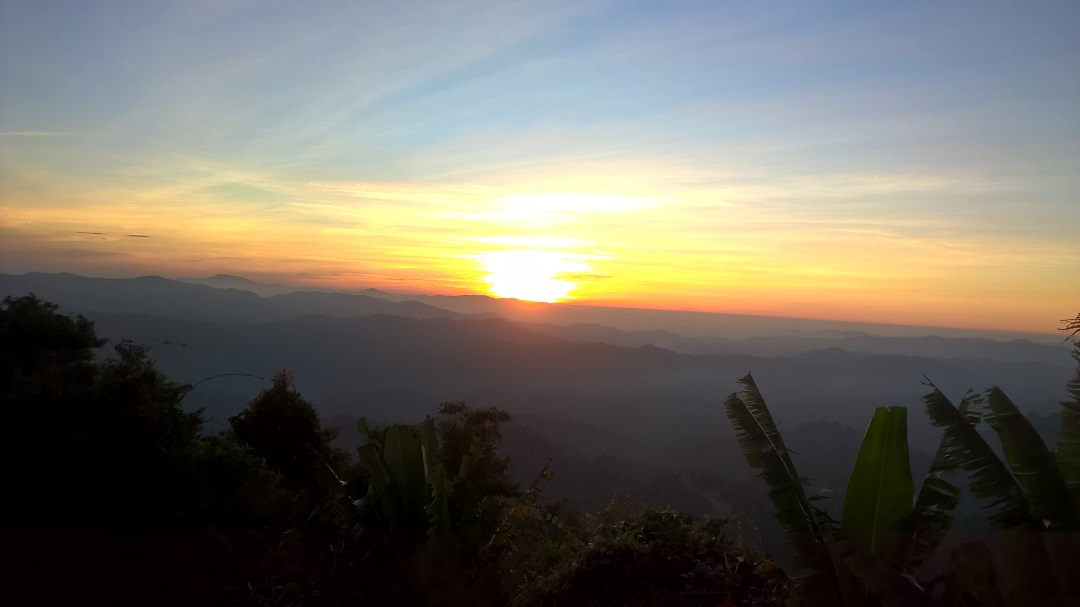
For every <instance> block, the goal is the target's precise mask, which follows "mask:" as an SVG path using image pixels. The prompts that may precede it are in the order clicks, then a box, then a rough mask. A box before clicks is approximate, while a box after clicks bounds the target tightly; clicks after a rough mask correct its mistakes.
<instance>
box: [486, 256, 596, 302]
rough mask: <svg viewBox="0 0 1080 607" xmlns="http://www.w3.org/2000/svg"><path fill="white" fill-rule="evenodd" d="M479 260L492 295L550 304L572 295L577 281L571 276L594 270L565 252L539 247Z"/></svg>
mask: <svg viewBox="0 0 1080 607" xmlns="http://www.w3.org/2000/svg"><path fill="white" fill-rule="evenodd" d="M478 261H479V262H480V266H481V267H482V268H483V269H484V270H485V271H486V272H487V274H486V275H485V276H484V277H483V279H482V280H483V281H484V282H486V283H487V284H488V285H489V286H488V291H489V292H490V293H491V294H492V295H494V296H496V297H503V298H512V299H524V300H528V301H540V302H547V303H554V302H557V301H562V300H564V299H568V298H570V292H571V291H573V290H574V288H576V287H577V282H576V281H574V280H571V279H570V278H569V277H570V276H572V275H573V274H574V273H580V272H588V271H589V270H590V269H591V268H590V267H589V266H588V265H587V264H585V263H583V262H581V261H577V260H574V259H571V258H570V257H569V256H568V255H566V254H565V253H560V252H557V251H542V250H537V249H532V250H528V249H523V250H513V251H490V252H487V253H483V254H481V255H480V256H479V257H478Z"/></svg>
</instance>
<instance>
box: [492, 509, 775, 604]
mask: <svg viewBox="0 0 1080 607" xmlns="http://www.w3.org/2000/svg"><path fill="white" fill-rule="evenodd" d="M518 526H519V529H517V530H516V531H515V536H516V537H515V539H516V542H517V543H518V544H519V549H518V550H516V551H515V552H514V553H513V555H512V556H513V558H510V559H508V563H507V565H508V567H507V573H508V574H509V575H510V577H511V579H514V580H516V581H517V583H518V590H517V592H516V593H515V596H514V600H513V604H516V605H553V606H554V605H563V606H565V605H570V606H587V605H687V606H689V605H695V606H696V605H719V604H722V603H723V604H737V605H779V604H782V602H783V598H784V596H785V595H786V587H785V579H784V577H783V574H782V572H781V571H780V570H779V568H778V567H777V566H776V564H775V563H774V562H772V561H770V560H768V559H762V558H759V557H756V556H754V555H753V551H751V550H750V549H749V548H748V547H747V546H746V545H745V544H743V542H742V541H741V540H740V539H739V538H738V536H737V534H736V533H735V532H736V531H737V529H736V528H735V527H734V526H733V525H731V524H730V523H728V522H727V521H724V520H719V519H708V518H705V519H698V518H694V517H689V516H684V515H681V514H678V513H675V512H671V511H666V510H664V511H658V510H651V509H646V508H644V507H641V506H639V505H636V504H628V503H627V502H626V500H624V499H618V498H617V499H616V500H614V501H613V502H612V504H611V505H609V506H608V508H607V509H605V510H604V511H601V512H599V513H597V514H595V515H592V516H589V517H587V518H586V520H585V521H584V522H581V521H579V520H577V518H576V517H574V516H573V515H572V514H571V513H568V512H566V511H565V510H564V509H563V508H561V507H558V506H556V507H553V508H538V509H536V510H535V511H534V514H533V516H531V517H530V518H529V519H527V521H522V522H520V523H519V524H518ZM515 574H516V575H515Z"/></svg>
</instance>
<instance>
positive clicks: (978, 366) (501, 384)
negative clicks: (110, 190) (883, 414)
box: [93, 314, 1072, 449]
mask: <svg viewBox="0 0 1080 607" xmlns="http://www.w3.org/2000/svg"><path fill="white" fill-rule="evenodd" d="M93 318H95V319H96V320H97V324H98V328H99V331H100V333H101V334H102V335H103V336H106V337H109V338H112V339H114V340H115V339H117V338H121V337H127V338H133V339H136V340H139V341H144V342H153V343H157V342H161V341H165V340H168V341H172V342H180V343H183V344H186V345H188V346H190V347H187V348H184V347H163V348H158V349H155V356H156V357H157V358H158V359H159V360H160V361H161V363H162V366H163V368H164V369H165V370H166V371H167V372H168V373H169V374H170V376H173V377H176V378H177V379H178V380H180V381H197V380H199V379H201V378H203V377H208V376H211V375H216V374H219V373H227V372H238V373H250V374H255V375H259V376H262V377H269V376H270V375H271V374H272V373H273V372H274V371H275V370H277V369H280V368H283V367H287V368H290V369H292V370H293V371H294V372H295V373H296V377H297V385H298V386H300V387H301V388H302V389H303V391H304V392H305V394H308V395H309V396H311V399H312V401H313V402H316V403H318V404H319V405H320V406H322V407H324V408H325V409H327V410H328V411H348V412H350V413H355V414H365V415H370V416H372V417H375V418H379V419H389V420H393V419H414V418H416V417H417V416H422V415H424V414H425V413H427V412H430V411H431V410H432V409H433V407H435V406H436V405H437V404H438V403H439V402H442V401H444V400H454V399H462V400H466V401H469V402H473V403H477V404H480V405H484V406H487V405H498V406H501V407H506V408H508V409H511V410H512V411H515V412H522V413H538V414H545V415H550V416H556V417H562V418H568V419H577V420H581V421H584V422H588V423H597V424H602V425H604V426H606V427H608V428H609V429H613V430H615V431H618V432H629V433H630V434H631V435H633V436H642V437H643V436H645V435H646V434H651V435H652V436H653V438H651V439H650V444H652V443H654V442H655V441H656V440H660V437H663V436H673V435H676V434H679V433H685V432H692V431H699V430H700V428H702V427H709V428H713V429H714V431H715V429H716V428H726V426H724V425H721V424H723V423H725V422H724V418H723V411H722V407H721V402H722V400H723V397H724V396H726V395H727V394H728V393H730V392H731V391H733V390H734V389H735V388H736V386H735V383H734V382H735V380H736V379H737V378H738V377H741V376H742V375H744V374H745V373H746V372H747V371H753V372H754V375H755V377H757V378H758V381H759V383H760V384H761V386H762V390H763V391H764V393H765V394H766V397H767V398H769V399H770V405H771V406H772V407H773V408H774V413H775V414H776V415H777V417H778V418H781V419H784V420H785V422H786V423H792V424H797V423H799V422H801V421H815V420H820V419H825V420H833V421H841V422H844V423H846V424H849V425H852V426H853V427H862V426H863V425H864V424H865V422H866V418H868V417H867V416H868V415H869V413H870V412H871V411H872V410H873V408H874V407H877V406H883V405H895V404H900V405H906V406H908V407H909V408H910V409H911V410H912V411H921V409H922V404H921V401H920V396H921V395H922V393H923V392H924V391H925V387H924V386H923V385H922V382H923V381H924V380H923V375H924V374H925V375H926V376H927V377H929V378H931V379H932V380H933V381H935V382H936V383H938V384H939V385H940V386H941V387H942V388H943V389H945V390H947V391H948V393H949V394H952V395H955V396H959V395H960V394H962V393H963V391H964V390H966V389H967V388H969V387H981V386H986V385H990V384H999V385H1001V386H1002V387H1003V388H1005V389H1006V390H1007V391H1008V392H1009V393H1010V394H1011V395H1013V397H1014V398H1015V399H1016V401H1017V402H1018V403H1019V404H1020V406H1021V408H1022V409H1024V410H1032V409H1034V410H1037V411H1050V410H1053V409H1055V408H1056V406H1057V405H1056V403H1057V401H1058V400H1060V399H1061V398H1063V397H1064V395H1065V392H1064V386H1065V383H1066V381H1068V379H1069V377H1070V375H1071V372H1072V367H1071V366H1068V365H1067V364H1063V365H1053V364H1045V363H1038V362H1029V363H1010V362H1001V361H993V360H988V359H974V360H963V359H950V360H942V359H937V358H930V357H914V356H902V355H876V354H860V353H852V352H849V351H846V350H843V349H840V348H833V349H829V350H820V351H815V352H807V353H802V354H799V355H795V356H791V357H768V358H763V357H754V356H747V355H716V354H709V355H688V354H680V353H677V352H673V351H671V350H667V349H663V348H658V347H655V346H643V347H635V348H628V347H618V346H613V345H608V344H600V343H593V344H581V343H573V342H570V341H568V340H565V339H562V338H559V337H555V336H552V335H548V334H545V333H541V332H538V331H534V330H531V329H529V328H527V327H525V326H522V325H520V324H517V323H513V322H509V321H505V320H498V319H489V320H473V319H450V318H432V319H413V318H405V317H401V316H379V315H376V316H363V317H355V318H350V319H340V318H329V317H325V316H309V317H303V318H294V319H289V320H284V321H276V322H268V323H259V324H244V325H234V326H220V325H214V324H209V323H199V322H192V321H177V320H173V319H168V318H164V317H160V316H156V317H155V316H148V315H131V314H97V315H94V317H93ZM251 383H252V382H251V380H249V379H244V378H241V379H237V380H235V381H233V380H222V381H221V382H219V383H215V384H207V385H206V386H204V387H201V388H200V390H199V391H198V394H193V395H192V398H193V400H192V402H193V403H197V402H202V403H203V405H204V406H207V407H210V408H211V409H217V410H220V411H221V412H222V414H226V413H231V412H234V411H228V410H226V409H228V408H229V407H232V408H233V409H234V410H235V408H237V407H238V406H239V405H240V402H237V401H235V400H233V401H231V402H230V401H229V399H228V398H224V397H222V398H218V397H217V396H215V394H216V392H217V391H219V390H222V389H226V388H228V389H230V390H232V389H238V390H241V391H242V390H249V393H250V391H251V390H252V387H251ZM256 383H257V382H256ZM237 386H239V388H237ZM248 398H250V396H248ZM222 407H224V409H223V408H222ZM913 417H915V418H916V419H914V420H913V422H912V426H913V428H914V427H916V426H917V425H918V423H919V422H920V421H921V420H920V418H921V416H913ZM927 431H928V430H927ZM634 448H635V449H645V448H651V447H646V446H644V445H638V446H635V447H634Z"/></svg>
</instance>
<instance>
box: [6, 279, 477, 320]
mask: <svg viewBox="0 0 1080 607" xmlns="http://www.w3.org/2000/svg"><path fill="white" fill-rule="evenodd" d="M225 281H226V282H228V283H230V284H240V285H242V284H244V283H246V282H250V281H247V279H243V278H237V277H225ZM31 292H32V293H35V294H36V295H38V296H39V297H42V298H44V299H48V300H50V301H55V302H57V303H60V304H61V305H63V306H64V308H65V310H67V311H69V312H76V313H80V314H89V315H93V314H95V313H100V312H106V313H111V312H124V313H133V314H153V315H162V316H169V317H172V318H178V319H185V320H203V321H209V322H216V323H222V324H233V323H258V322H270V321H277V320H285V319H288V318H295V317H298V316H306V315H311V314H324V315H328V316H337V317H342V318H345V317H349V316H363V315H369V314H396V315H400V316H409V317H414V318H435V317H440V316H446V317H454V318H460V317H462V316H463V315H461V314H458V313H456V312H450V311H447V310H441V309H439V308H435V307H433V306H430V305H427V304H423V303H419V302H415V301H402V302H394V301H389V300H385V299H379V298H375V297H369V296H367V295H359V294H346V293H330V292H300V291H298V292H292V293H284V294H281V295H276V296H273V297H260V296H258V295H256V294H255V293H252V292H250V291H247V290H241V289H237V288H217V287H209V286H206V285H201V284H191V283H187V282H181V281H176V280H169V279H167V278H162V277H160V276H143V277H139V278H87V277H84V276H77V275H75V274H42V273H37V272H31V273H28V274H22V275H18V276H16V275H10V274H2V275H0V295H4V296H6V295H15V296H18V295H25V294H27V293H31Z"/></svg>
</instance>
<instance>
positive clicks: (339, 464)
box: [229, 370, 349, 509]
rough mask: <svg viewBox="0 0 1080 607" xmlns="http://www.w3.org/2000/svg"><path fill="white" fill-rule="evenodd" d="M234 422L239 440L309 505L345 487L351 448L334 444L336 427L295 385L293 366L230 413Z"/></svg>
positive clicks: (231, 425) (312, 506)
mask: <svg viewBox="0 0 1080 607" xmlns="http://www.w3.org/2000/svg"><path fill="white" fill-rule="evenodd" d="M229 426H230V430H231V434H232V436H233V437H235V439H236V440H237V441H238V442H239V443H241V444H244V445H246V446H247V447H248V448H250V449H251V450H252V452H254V453H255V454H257V455H258V456H259V457H262V458H264V459H265V460H266V463H267V465H269V466H270V468H272V469H273V470H276V471H277V472H278V473H280V474H281V480H282V484H283V486H284V487H285V488H287V489H289V490H291V491H294V492H298V493H302V494H303V497H304V499H305V501H306V502H308V503H307V504H306V506H305V507H306V508H309V509H310V508H314V507H316V506H318V505H319V504H321V503H322V502H324V501H325V500H327V499H330V498H332V497H333V496H334V495H335V494H336V492H338V490H339V489H340V487H341V484H342V483H341V475H342V474H346V472H345V470H346V469H347V468H348V465H349V456H348V453H346V452H344V451H342V450H340V449H336V448H334V447H333V446H332V445H331V441H332V440H333V439H334V437H335V436H336V435H337V430H336V429H333V428H323V427H322V423H321V421H320V419H319V413H318V411H317V410H316V409H315V406H314V405H312V404H311V403H310V402H308V401H307V400H304V398H303V397H302V396H301V395H300V393H299V392H297V391H296V389H295V387H294V385H293V376H292V373H291V372H289V371H287V370H282V371H279V372H278V373H277V374H275V375H274V383H273V385H272V386H271V387H270V388H267V389H266V390H263V391H262V392H261V393H259V395H258V396H256V397H255V399H254V400H252V401H251V403H250V404H249V405H248V407H247V408H246V409H244V410H243V411H241V412H240V413H239V414H238V415H236V416H235V417H232V418H230V419H229Z"/></svg>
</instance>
